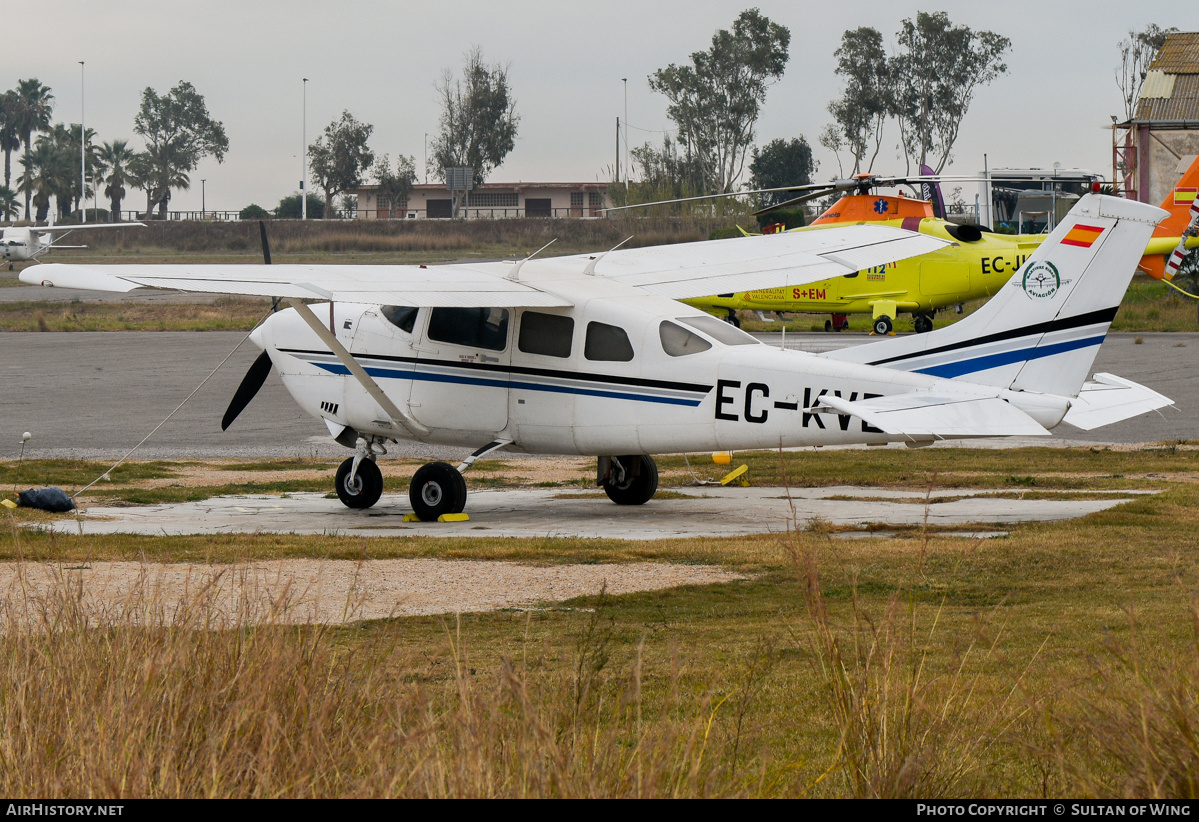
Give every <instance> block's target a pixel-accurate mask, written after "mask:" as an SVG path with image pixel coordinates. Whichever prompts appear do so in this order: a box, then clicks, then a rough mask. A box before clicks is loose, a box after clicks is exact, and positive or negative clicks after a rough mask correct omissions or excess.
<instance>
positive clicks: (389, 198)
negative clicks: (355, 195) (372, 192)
mask: <svg viewBox="0 0 1199 822" xmlns="http://www.w3.org/2000/svg"><path fill="white" fill-rule="evenodd" d="M371 173H372V174H373V175H374V177H375V181H376V182H377V183H378V184H379V199H380V204H379V208H380V209H383V208H384V206H383V205H382V203H383V202H384V201H386V202H387V204H388V206H387V207H388V208H389V209H390V210H391V211H392V212H394V211H395V209H396V207H397V206H401V205H406V204H407V202H408V198H409V197H410V196H412V187H413V186H414V185H416V158H415V157H405V156H404V155H403V154H401V155H400V156H398V157H396V163H395V168H394V169H393V168H392V165H391V160H390V159H388V157H387V155H386V154H384V155H383V158H382V159H380V160H379V161H378V162H376V163H375V165H374V167H373V168H372V169H371ZM380 216H382V215H380ZM393 216H394V214H393Z"/></svg>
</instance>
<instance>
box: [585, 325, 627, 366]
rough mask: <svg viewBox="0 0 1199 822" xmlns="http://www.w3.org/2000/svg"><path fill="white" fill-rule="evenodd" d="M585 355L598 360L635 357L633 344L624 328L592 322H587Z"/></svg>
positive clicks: (614, 360) (610, 360)
mask: <svg viewBox="0 0 1199 822" xmlns="http://www.w3.org/2000/svg"><path fill="white" fill-rule="evenodd" d="M583 356H584V357H586V358H587V359H589V360H595V361H597V362H628V361H629V360H631V359H633V345H632V343H630V342H629V335H628V334H626V333H625V331H624V329H623V328H619V327H618V326H615V325H608V324H607V323H597V322H591V323H587V339H586V340H585V341H584V343H583Z"/></svg>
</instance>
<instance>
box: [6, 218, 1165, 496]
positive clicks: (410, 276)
mask: <svg viewBox="0 0 1199 822" xmlns="http://www.w3.org/2000/svg"><path fill="white" fill-rule="evenodd" d="M1165 214H1166V212H1164V211H1162V210H1161V209H1158V208H1156V207H1154V206H1148V205H1143V204H1140V203H1134V202H1129V201H1126V200H1121V199H1116V198H1112V197H1104V196H1100V195H1097V194H1092V195H1088V196H1086V197H1084V198H1083V199H1082V200H1081V201H1080V202H1079V203H1078V204H1077V205H1076V206H1075V207H1074V209H1073V211H1071V212H1070V215H1069V217H1068V218H1067V219H1066V220H1065V221H1064V222H1062V224H1061V225H1059V226H1058V228H1057V230H1056V231H1054V233H1053V235H1052V236H1051V237H1050V238H1049V239H1048V240H1047V241H1046V242H1045V243H1043V244H1042V245H1041V247H1040V249H1039V250H1037V251H1036V252H1035V253H1034V254H1033V255H1032V256H1031V257H1030V258H1029V260H1028V261H1027V263H1026V264H1025V265H1024V266H1023V268H1021V269H1020V271H1019V272H1017V274H1016V275H1015V276H1014V277H1013V278H1012V280H1011V282H1010V283H1009V284H1008V286H1007V287H1006V288H1004V289H1003V290H1002V291H1001V293H999V294H997V295H996V296H995V297H994V298H993V299H992V300H991V301H990V302H989V303H987V304H986V305H985V306H983V308H981V309H980V310H979V311H977V312H975V313H974V314H972V315H971V316H969V317H967V318H965V319H963V320H962V321H960V322H958V323H956V324H955V325H952V326H950V327H948V328H945V329H942V330H938V331H934V332H932V333H927V334H919V335H916V336H909V337H897V338H891V339H886V340H884V341H882V342H878V343H875V344H873V345H862V346H858V347H855V348H849V349H844V350H841V351H836V352H832V353H828V354H822V355H816V354H809V353H804V352H799V351H786V350H781V349H776V348H772V347H769V346H766V345H763V344H761V343H759V342H758V341H757V340H755V339H754V338H752V337H750V336H748V335H746V334H744V333H742V332H740V331H738V330H737V329H734V328H732V327H731V326H729V325H728V324H726V323H724V322H721V321H720V320H717V319H715V318H714V317H712V316H710V315H708V314H706V313H704V312H703V311H700V310H698V309H693V308H689V307H688V306H685V305H682V304H680V303H678V302H675V298H684V297H693V296H701V295H707V294H713V293H719V292H727V291H743V290H749V289H754V288H767V287H774V286H784V285H786V286H792V285H802V284H804V283H806V282H814V281H818V280H821V279H827V278H828V277H830V276H836V275H838V274H851V273H853V272H856V271H860V270H862V269H863V268H868V267H870V266H872V265H876V264H882V263H885V262H893V261H894V260H895V259H897V258H902V257H906V256H909V255H914V254H919V253H923V252H925V251H927V250H929V249H930V248H934V247H939V245H940V244H941V242H942V241H940V240H937V239H934V238H930V237H928V236H926V235H921V234H914V233H911V232H905V231H902V230H900V229H889V228H882V227H876V226H849V227H845V228H832V229H828V230H826V231H812V232H799V233H793V234H778V235H771V236H765V237H748V238H739V239H732V240H720V241H712V242H701V243H692V244H686V245H676V246H665V247H656V248H643V249H631V250H621V251H616V250H614V251H611V252H609V253H606V254H600V255H597V256H570V257H558V258H546V259H532V258H526V259H525V260H521V261H519V262H510V263H479V264H465V265H447V266H437V267H431V268H426V267H425V266H356V265H329V266H315V265H313V266H310V265H280V266H262V267H259V266H229V265H210V266H203V265H199V266H188V265H169V266H164V265H146V266H125V265H113V266H98V267H83V266H74V265H53V264H51V265H39V266H35V267H33V268H30V269H26V270H25V271H24V272H23V273H22V274H21V279H22V280H24V281H25V282H31V283H39V282H40V283H43V284H45V285H55V286H69V287H74V288H93V289H101V290H113V291H129V290H132V289H134V288H138V287H151V288H173V289H181V290H187V291H204V292H215V293H229V294H253V295H265V296H276V297H283V298H286V299H288V301H289V302H290V304H291V306H292V307H291V308H290V309H287V310H283V311H280V312H278V313H276V314H273V315H272V316H271V317H270V318H269V319H267V320H266V321H265V322H264V323H263V324H262V325H261V326H259V327H258V328H257V329H256V330H255V331H254V332H253V334H252V335H251V339H252V340H253V341H254V342H255V343H256V344H257V345H258V346H259V347H261V348H262V349H263V354H262V355H260V356H259V358H258V360H257V361H256V362H255V364H254V365H253V366H252V367H251V369H250V372H249V373H248V374H247V375H246V378H245V380H244V381H243V383H242V385H241V387H240V388H239V389H238V392H237V394H236V395H235V396H234V399H233V402H232V403H231V404H230V406H229V410H228V412H227V413H226V416H225V420H224V424H223V425H224V427H227V426H228V425H229V423H230V422H232V420H233V418H235V417H236V416H237V414H238V413H240V411H241V410H242V408H244V407H245V405H246V403H248V402H249V401H250V398H251V397H253V395H254V393H255V392H256V391H257V390H258V387H259V386H260V385H261V384H262V381H263V380H264V379H265V378H266V375H267V373H269V371H270V369H271V367H272V365H273V366H274V367H276V368H278V369H279V371H280V373H281V374H282V376H283V382H284V385H285V386H286V387H287V389H288V391H290V393H291V394H292V396H293V397H294V398H295V400H296V402H298V403H299V404H300V406H301V407H302V408H304V409H305V410H306V411H308V412H309V413H311V414H313V415H315V416H318V417H320V418H322V419H323V420H324V421H325V423H326V425H327V426H328V428H329V431H330V433H331V434H332V436H333V437H334V438H335V439H336V440H337V442H339V443H341V444H343V445H345V446H346V447H348V448H353V449H355V455H354V456H353V457H351V458H348V459H347V460H346V461H345V462H344V463H343V464H342V465H341V467H340V468H339V469H338V471H337V477H336V488H337V493H338V495H339V497H340V498H341V500H342V501H343V502H344V503H345V504H346V505H348V506H350V507H353V508H366V507H369V506H370V505H373V504H374V503H375V502H376V501H377V500H378V499H379V496H380V494H381V493H382V490H383V481H382V476H381V474H380V472H379V469H378V467H377V466H376V465H375V462H374V460H375V457H376V456H377V455H378V454H382V453H385V447H386V445H387V444H388V443H391V442H395V441H396V440H399V439H410V440H417V441H421V442H428V443H444V444H453V445H464V446H476V447H477V450H476V451H475V452H474V453H473V454H472V455H471V456H470V457H469V458H467V460H466V461H465V462H464V463H462V465H460V466H458V467H457V468H455V467H454V466H452V465H449V464H447V463H444V462H433V463H429V464H427V465H424V466H422V467H421V468H420V470H418V471H417V473H416V476H415V477H414V478H413V481H412V484H411V489H410V493H409V497H410V500H411V503H412V507H413V509H414V511H415V512H416V514H417V515H418V516H419V517H420V518H421V519H424V520H432V519H436V518H438V517H440V516H442V515H446V514H454V513H458V512H461V511H462V509H463V506H464V505H465V503H466V483H465V481H464V479H463V477H462V472H463V471H465V470H466V469H467V468H468V467H469V466H470V464H471V463H473V462H474V461H475V460H476V459H478V458H480V457H482V456H483V455H484V454H488V453H491V452H494V451H497V450H499V449H502V448H507V449H511V450H513V451H522V452H529V453H533V452H536V453H554V454H572V455H590V456H596V457H598V458H599V465H598V472H597V476H596V481H597V484H598V485H601V486H602V487H603V488H604V490H605V491H606V492H607V494H608V496H609V497H610V498H611V499H612V500H613V501H614V502H616V503H618V504H622V505H639V504H641V503H644V502H646V501H647V500H649V499H650V498H651V497H652V496H653V494H654V491H655V490H656V488H657V468H656V466H655V464H654V461H653V459H652V458H651V457H650V456H648V455H650V454H664V453H680V452H696V451H712V450H734V449H751V448H778V447H790V446H800V445H821V444H837V443H855V442H856V443H861V442H866V443H885V442H896V441H898V442H906V443H908V444H909V445H913V446H917V445H924V444H928V443H930V442H932V441H934V440H937V439H941V438H958V437H984V436H986V437H991V436H1030V435H1045V434H1047V433H1048V431H1047V429H1051V428H1053V427H1055V426H1056V425H1058V423H1060V422H1062V421H1063V420H1064V421H1066V422H1068V423H1070V424H1072V425H1075V426H1078V427H1082V428H1088V429H1089V428H1093V427H1096V426H1098V425H1103V424H1106V423H1109V422H1114V421H1116V420H1120V419H1124V418H1127V417H1130V416H1133V415H1136V414H1140V413H1143V412H1145V411H1148V410H1151V409H1154V408H1158V407H1161V406H1164V405H1169V404H1171V400H1169V399H1167V398H1166V397H1163V396H1162V395H1160V394H1157V393H1156V392H1154V391H1151V390H1149V389H1148V388H1145V387H1143V386H1140V385H1137V384H1136V383H1132V382H1129V381H1127V380H1124V379H1121V378H1119V377H1114V376H1111V375H1103V374H1100V375H1096V376H1095V378H1094V380H1093V381H1090V382H1088V381H1086V378H1087V375H1088V372H1089V371H1090V368H1091V365H1092V362H1093V360H1094V357H1095V354H1096V352H1097V351H1098V349H1099V346H1100V344H1101V343H1102V342H1103V339H1104V336H1105V333H1106V331H1107V328H1108V325H1109V324H1110V322H1111V320H1112V318H1113V317H1114V316H1115V313H1116V308H1117V306H1118V305H1119V303H1120V299H1121V297H1122V295H1123V294H1124V291H1125V289H1126V288H1127V285H1128V282H1129V279H1130V278H1131V276H1132V273H1133V271H1134V270H1135V269H1136V263H1137V260H1138V259H1139V258H1140V256H1141V254H1143V253H1144V249H1145V243H1146V242H1147V241H1148V239H1149V235H1150V233H1151V232H1152V231H1153V227H1154V225H1155V224H1156V223H1157V222H1158V220H1159V219H1160V218H1161V217H1162V216H1164V215H1165ZM268 261H269V253H268ZM314 299H315V300H322V302H321V303H320V304H319V305H312V306H310V305H309V304H308V301H311V300H314ZM314 309H315V310H314ZM318 315H319V316H318Z"/></svg>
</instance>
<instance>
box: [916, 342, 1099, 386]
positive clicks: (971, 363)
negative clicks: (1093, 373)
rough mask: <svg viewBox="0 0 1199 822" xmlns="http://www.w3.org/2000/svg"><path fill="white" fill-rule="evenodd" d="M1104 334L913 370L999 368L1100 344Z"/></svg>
mask: <svg viewBox="0 0 1199 822" xmlns="http://www.w3.org/2000/svg"><path fill="white" fill-rule="evenodd" d="M1106 336H1107V334H1106V333H1104V334H1100V335H1099V336H1097V337H1087V338H1085V339H1081V340H1069V341H1067V342H1060V343H1054V344H1052V345H1042V346H1034V347H1033V348H1018V349H1015V350H1013V351H1002V352H1000V353H998V354H987V355H986V356H983V357H974V358H973V359H969V360H959V361H958V362H948V363H944V364H942V365H930V366H929V367H927V368H917V369H914V370H915V372H916V373H917V374H928V375H929V376H931V377H946V378H950V377H960V376H962V375H963V374H973V373H975V372H978V371H986V370H987V369H989V368H999V367H1000V366H1003V365H1011V364H1012V363H1017V362H1028V361H1030V360H1039V359H1043V358H1044V357H1052V356H1054V355H1055V354H1064V353H1065V352H1067V351H1076V350H1078V349H1080V348H1090V347H1091V346H1097V345H1102V344H1103V340H1104V338H1105V337H1106Z"/></svg>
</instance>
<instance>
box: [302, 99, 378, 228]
mask: <svg viewBox="0 0 1199 822" xmlns="http://www.w3.org/2000/svg"><path fill="white" fill-rule="evenodd" d="M374 130H375V127H374V126H372V125H371V124H370V123H361V122H359V121H358V120H355V119H354V115H352V114H350V112H348V111H343V112H342V113H341V119H339V120H334V121H333V122H332V123H330V124H329V125H327V126H325V132H324V134H322V135H321V136H320V137H318V138H317V140H316V142H315V143H313V144H312V145H310V146H309V147H308V167H309V169H311V170H312V176H313V178H314V180H315V181H316V183H317V185H319V186H320V187H321V188H323V189H324V190H325V203H326V204H327V205H328V208H327V209H325V217H326V218H327V217H329V216H330V215H331V214H332V213H333V203H334V202H336V200H335V199H334V198H335V197H336V196H337V195H338V194H341V193H342V192H343V191H345V190H346V189H350V188H354V187H356V186H360V185H362V175H363V174H364V173H365V172H366V170H367V169H368V168H370V166H371V163H373V162H374V161H375V155H374V153H373V152H371V150H370V148H368V147H367V144H366V142H367V140H368V139H370V136H371V132H373V131H374Z"/></svg>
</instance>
